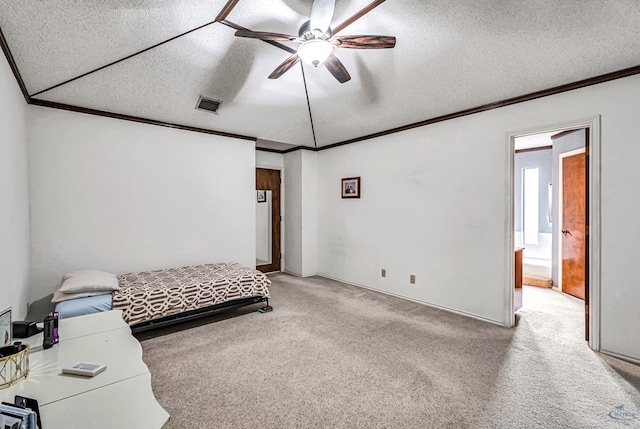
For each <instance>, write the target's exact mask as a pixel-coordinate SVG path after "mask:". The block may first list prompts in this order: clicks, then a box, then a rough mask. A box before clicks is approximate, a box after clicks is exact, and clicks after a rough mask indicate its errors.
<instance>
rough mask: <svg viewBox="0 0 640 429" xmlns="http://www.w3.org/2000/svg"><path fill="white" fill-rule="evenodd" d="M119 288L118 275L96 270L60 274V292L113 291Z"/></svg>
mask: <svg viewBox="0 0 640 429" xmlns="http://www.w3.org/2000/svg"><path fill="white" fill-rule="evenodd" d="M118 289H120V284H119V283H118V276H117V275H115V274H111V273H106V272H104V271H98V270H80V271H72V272H70V273H66V274H65V275H64V276H62V284H61V285H60V292H62V293H66V294H70V293H77V292H95V291H109V292H110V291H114V290H118Z"/></svg>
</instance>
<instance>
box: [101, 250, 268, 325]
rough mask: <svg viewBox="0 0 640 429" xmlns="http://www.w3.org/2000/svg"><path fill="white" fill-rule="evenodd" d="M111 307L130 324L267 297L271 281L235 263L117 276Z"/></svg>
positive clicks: (255, 271)
mask: <svg viewBox="0 0 640 429" xmlns="http://www.w3.org/2000/svg"><path fill="white" fill-rule="evenodd" d="M118 280H119V281H120V290H119V291H115V292H114V293H113V309H114V310H122V317H123V319H124V321H125V322H127V323H128V324H129V325H135V324H136V323H140V322H144V321H147V320H152V319H156V318H159V317H163V316H169V315H172V314H177V313H182V312H184V311H189V310H195V309H198V308H203V307H209V306H211V305H215V304H220V303H222V302H226V301H231V300H234V299H239V298H246V297H252V296H262V297H267V298H268V297H269V285H270V284H271V280H269V279H268V278H267V276H265V275H264V274H262V273H261V272H259V271H257V270H254V269H252V268H248V267H245V266H243V265H240V264H238V263H236V262H231V263H226V264H206V265H193V266H189V267H181V268H168V269H165V270H156V271H143V272H139V273H129V274H124V275H121V276H118Z"/></svg>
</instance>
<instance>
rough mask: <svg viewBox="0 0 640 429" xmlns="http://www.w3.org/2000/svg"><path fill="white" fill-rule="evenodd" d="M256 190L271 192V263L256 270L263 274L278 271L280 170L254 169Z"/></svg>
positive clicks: (279, 257)
mask: <svg viewBox="0 0 640 429" xmlns="http://www.w3.org/2000/svg"><path fill="white" fill-rule="evenodd" d="M256 190H266V191H271V263H270V264H265V265H258V266H256V268H257V269H258V270H260V271H262V272H263V273H269V272H272V271H280V259H281V255H280V170H268V169H266V168H256Z"/></svg>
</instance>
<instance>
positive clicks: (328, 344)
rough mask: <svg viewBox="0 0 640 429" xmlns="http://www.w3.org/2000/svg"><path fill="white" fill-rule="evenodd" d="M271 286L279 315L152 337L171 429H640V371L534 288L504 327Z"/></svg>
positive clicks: (236, 314) (567, 307)
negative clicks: (601, 349)
mask: <svg viewBox="0 0 640 429" xmlns="http://www.w3.org/2000/svg"><path fill="white" fill-rule="evenodd" d="M271 279H272V281H273V286H272V289H271V290H272V295H273V299H272V304H273V306H274V308H275V310H274V312H272V313H267V314H261V313H257V312H255V308H256V307H255V306H254V307H250V308H247V309H245V310H235V311H232V312H230V313H227V314H225V315H224V316H222V317H216V318H214V319H215V320H214V319H211V318H210V319H208V320H205V321H200V322H197V323H189V324H187V325H183V326H181V327H180V328H169V329H164V330H160V331H156V332H153V333H151V334H146V337H145V338H141V339H142V346H143V349H144V360H145V361H146V362H147V364H148V365H149V368H150V370H151V374H152V382H153V389H154V392H155V395H156V397H157V399H158V401H159V402H160V404H161V405H162V406H163V407H164V408H165V409H166V410H167V411H168V412H169V413H170V414H171V422H170V428H172V429H187V428H207V429H209V428H640V419H639V418H640V393H639V391H638V390H639V389H640V367H638V366H636V365H633V364H629V363H626V362H622V361H618V360H616V359H613V358H609V357H605V356H602V355H599V354H596V353H593V352H592V351H590V350H589V349H588V347H587V345H586V343H585V342H584V341H583V340H582V337H583V318H582V315H581V311H582V302H581V301H579V300H577V299H575V298H573V297H571V296H568V295H563V294H560V293H558V292H555V291H553V290H549V289H540V288H530V287H525V289H524V306H523V308H522V309H521V310H520V311H519V312H518V313H519V315H520V317H519V323H518V326H517V327H516V328H515V329H505V328H501V327H499V326H495V325H492V324H489V323H485V322H481V321H478V320H475V319H471V318H467V317H463V316H458V315H455V314H451V313H447V312H444V311H440V310H437V309H433V308H430V307H427V306H423V305H419V304H415V303H412V302H409V301H405V300H401V299H397V298H393V297H390V296H386V295H382V294H379V293H375V292H371V291H368V290H366V289H361V288H357V287H353V286H349V285H345V284H342V283H339V282H335V281H331V280H327V279H323V278H320V277H313V278H307V279H300V278H296V277H292V276H289V275H286V274H278V275H274V276H271ZM242 313H244V314H242Z"/></svg>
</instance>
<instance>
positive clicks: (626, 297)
mask: <svg viewBox="0 0 640 429" xmlns="http://www.w3.org/2000/svg"><path fill="white" fill-rule="evenodd" d="M638 112H640V76H638V75H636V76H632V77H628V78H624V79H618V80H615V81H611V82H607V83H604V84H599V85H594V86H590V87H587V88H582V89H579V90H575V91H570V92H565V93H562V94H557V95H554V96H550V97H545V98H541V99H537V100H533V101H529V102H526V103H520V104H516V105H513V106H509V107H504V108H500V109H495V110H490V111H487V112H483V113H480V114H475V115H470V116H466V117H463V118H458V119H454V120H450V121H446V122H443V123H437V124H433V125H430V126H426V127H421V128H418V129H413V130H409V131H405V132H402V133H396V134H392V135H389V136H384V137H380V138H377V139H372V140H370V141H367V142H364V143H358V144H351V145H347V146H344V147H339V148H336V149H332V150H327V151H322V152H320V153H319V154H318V194H319V200H318V236H319V240H318V243H319V245H318V252H319V254H318V271H319V273H320V274H322V275H326V276H329V277H333V278H338V279H341V280H345V281H348V282H352V283H357V284H362V285H365V286H368V287H373V288H376V289H379V290H382V291H385V292H390V293H395V294H398V295H402V296H405V297H409V298H412V299H415V300H419V301H423V302H426V303H431V304H434V305H439V306H443V307H448V308H451V309H455V310H457V311H461V312H464V313H468V314H471V315H475V316H479V317H482V318H485V319H489V320H493V321H496V322H500V323H505V324H506V323H508V321H507V320H504V319H505V314H504V311H503V308H504V307H505V305H506V303H505V302H504V301H505V297H504V290H505V285H504V281H505V276H504V273H505V271H506V269H507V268H506V267H505V260H506V255H505V234H506V231H507V230H508V228H509V225H506V201H507V199H508V198H511V196H510V195H508V194H507V177H508V174H507V171H506V165H507V153H508V152H507V146H506V143H505V140H506V135H507V134H508V133H510V132H513V131H521V130H525V129H539V128H543V127H547V126H550V125H553V124H558V123H565V122H569V121H576V120H582V119H585V118H590V117H593V116H595V115H598V114H599V115H602V116H601V117H602V131H601V141H602V166H601V174H602V183H601V185H602V211H601V213H602V224H601V229H602V258H601V264H602V265H601V268H602V275H601V283H602V297H601V300H602V309H601V310H602V312H601V325H602V326H601V347H602V349H603V350H605V351H610V352H615V353H618V354H621V355H624V356H628V357H632V358H635V359H640V330H638V329H635V327H636V326H640V312H638V311H637V307H638V305H639V304H640V288H638V287H637V274H636V272H635V270H633V267H635V265H636V262H637V254H638V250H637V243H638V242H640V225H639V224H638V222H637V221H636V219H638V218H640V199H638V198H634V197H633V196H632V194H630V193H629V192H630V188H629V184H630V183H640V169H638V168H637V162H638V161H637V160H638V159H640V145H638V144H635V143H634V142H636V141H637V129H636V128H637V125H636V124H637V123H638V120H639V119H640V116H639V113H638ZM350 176H362V198H361V199H355V200H342V199H341V198H340V194H339V192H338V189H339V183H340V179H341V178H342V177H350ZM621 225H624V228H625V232H624V234H620V229H619V228H620V226H621ZM381 268H386V269H387V278H386V279H383V278H381V277H380V269H381ZM410 274H415V275H416V276H417V281H416V284H415V285H410V284H409V275H410Z"/></svg>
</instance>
